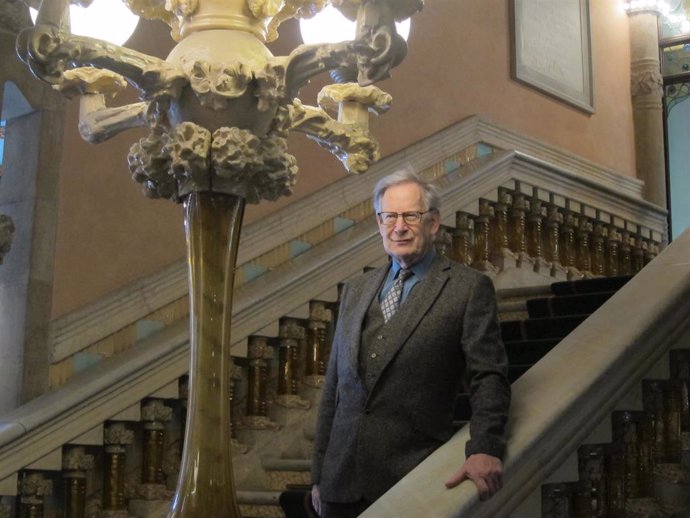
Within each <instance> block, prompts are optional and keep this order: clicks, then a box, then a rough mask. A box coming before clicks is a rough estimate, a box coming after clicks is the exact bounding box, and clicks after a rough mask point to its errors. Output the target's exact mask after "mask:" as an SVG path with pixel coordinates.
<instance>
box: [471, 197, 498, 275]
mask: <svg viewBox="0 0 690 518" xmlns="http://www.w3.org/2000/svg"><path fill="white" fill-rule="evenodd" d="M492 218H493V207H491V205H490V204H489V202H488V200H479V215H478V216H475V217H474V239H475V244H474V262H473V263H472V268H475V269H477V270H479V271H482V272H494V271H496V268H495V267H494V266H493V265H492V264H491V236H492V234H491V220H492Z"/></svg>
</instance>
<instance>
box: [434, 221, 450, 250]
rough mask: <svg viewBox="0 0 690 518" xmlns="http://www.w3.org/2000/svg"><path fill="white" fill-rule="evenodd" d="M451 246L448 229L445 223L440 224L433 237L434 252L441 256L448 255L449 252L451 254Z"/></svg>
mask: <svg viewBox="0 0 690 518" xmlns="http://www.w3.org/2000/svg"><path fill="white" fill-rule="evenodd" d="M452 246H453V244H452V239H451V233H450V229H449V228H448V227H446V226H445V225H441V228H440V229H439V231H438V233H437V234H436V238H435V239H434V247H435V248H436V253H437V254H438V255H440V256H442V257H450V254H452Z"/></svg>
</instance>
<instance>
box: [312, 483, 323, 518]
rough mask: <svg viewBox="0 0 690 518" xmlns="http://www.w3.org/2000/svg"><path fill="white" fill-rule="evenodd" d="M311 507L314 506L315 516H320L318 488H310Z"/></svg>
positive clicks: (319, 493)
mask: <svg viewBox="0 0 690 518" xmlns="http://www.w3.org/2000/svg"><path fill="white" fill-rule="evenodd" d="M311 505H313V506H314V511H316V514H318V515H319V516H321V492H320V491H319V486H316V485H314V486H312V487H311Z"/></svg>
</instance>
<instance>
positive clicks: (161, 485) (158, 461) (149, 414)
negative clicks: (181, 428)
mask: <svg viewBox="0 0 690 518" xmlns="http://www.w3.org/2000/svg"><path fill="white" fill-rule="evenodd" d="M141 418H142V421H143V438H142V440H143V445H142V465H141V484H139V487H138V488H137V494H138V495H139V496H141V497H142V498H144V499H145V500H165V499H167V498H170V496H172V493H171V492H170V491H168V489H167V487H166V485H165V474H164V473H163V458H164V454H165V423H166V422H168V421H170V420H171V419H172V408H170V407H169V406H166V405H165V403H164V402H163V400H162V399H150V400H148V401H147V402H146V404H144V405H143V406H142V407H141Z"/></svg>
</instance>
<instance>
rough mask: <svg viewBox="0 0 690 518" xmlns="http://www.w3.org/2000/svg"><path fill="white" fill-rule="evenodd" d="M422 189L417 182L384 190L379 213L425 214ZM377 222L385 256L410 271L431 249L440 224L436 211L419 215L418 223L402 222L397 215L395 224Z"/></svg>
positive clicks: (400, 217)
mask: <svg viewBox="0 0 690 518" xmlns="http://www.w3.org/2000/svg"><path fill="white" fill-rule="evenodd" d="M426 210H427V208H426V206H425V205H424V198H423V197H422V190H421V188H420V187H419V186H418V185H417V184H416V183H411V182H408V183H401V184H397V185H393V186H392V187H389V188H388V189H386V192H384V194H383V197H382V198H381V204H380V207H379V212H397V213H398V214H402V213H403V212H424V211H426ZM378 223H379V233H380V234H381V237H382V238H383V248H384V249H385V250H386V253H388V255H390V256H391V257H394V258H395V259H396V260H397V261H398V262H399V263H400V265H401V266H402V267H403V268H409V267H410V266H412V265H413V264H415V263H417V262H418V261H419V260H420V259H421V258H422V257H424V255H425V254H426V253H427V252H428V251H429V250H431V247H432V246H433V244H434V238H435V237H436V234H437V233H438V230H439V227H440V224H441V221H440V217H439V215H438V212H436V211H431V212H427V213H426V214H424V215H422V219H421V221H420V222H419V223H415V224H409V223H405V220H404V219H403V218H402V216H399V217H398V219H397V221H396V222H395V225H390V226H388V225H384V224H382V223H381V221H380V219H379V220H378Z"/></svg>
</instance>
